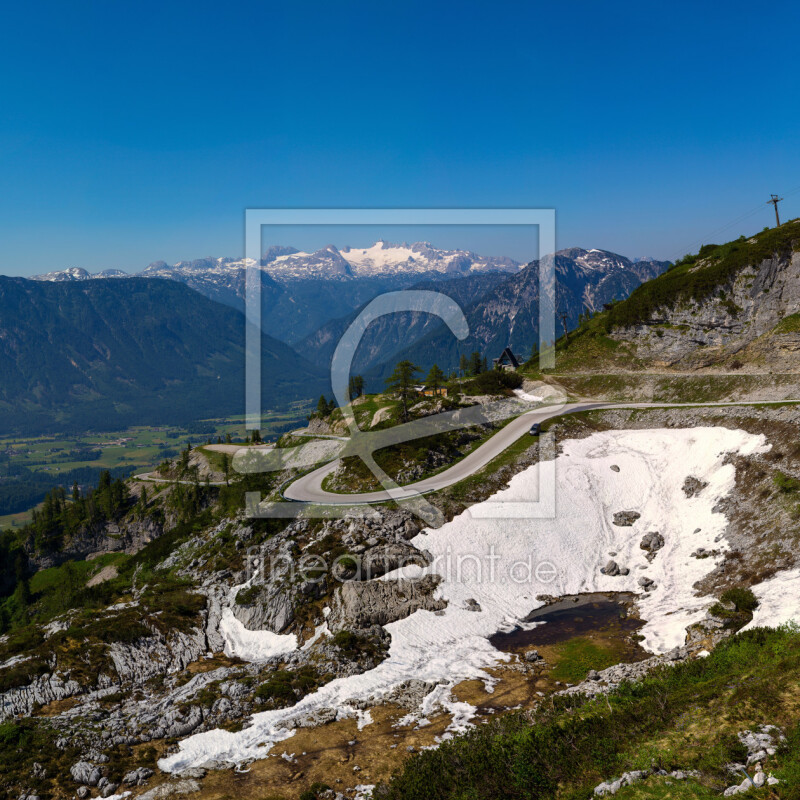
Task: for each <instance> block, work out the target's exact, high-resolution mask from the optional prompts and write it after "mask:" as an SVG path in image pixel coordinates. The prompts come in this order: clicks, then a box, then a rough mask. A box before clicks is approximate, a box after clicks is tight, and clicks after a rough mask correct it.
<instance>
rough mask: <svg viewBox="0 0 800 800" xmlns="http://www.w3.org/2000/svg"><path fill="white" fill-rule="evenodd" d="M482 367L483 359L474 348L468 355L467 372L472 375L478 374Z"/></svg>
mask: <svg viewBox="0 0 800 800" xmlns="http://www.w3.org/2000/svg"><path fill="white" fill-rule="evenodd" d="M482 367H483V360H482V359H481V354H480V353H479V352H478V351H477V350H476V351H475V352H474V353H473V354H472V355H471V356H470V357H469V374H470V375H472V376H473V377H474V376H476V375H480V374H481V371H482V369H481V368H482Z"/></svg>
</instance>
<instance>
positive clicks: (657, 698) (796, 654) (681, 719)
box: [381, 628, 800, 800]
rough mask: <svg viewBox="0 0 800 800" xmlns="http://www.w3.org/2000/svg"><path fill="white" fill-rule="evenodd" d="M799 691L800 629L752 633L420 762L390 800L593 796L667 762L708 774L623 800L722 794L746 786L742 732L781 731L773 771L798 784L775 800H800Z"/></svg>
mask: <svg viewBox="0 0 800 800" xmlns="http://www.w3.org/2000/svg"><path fill="white" fill-rule="evenodd" d="M799 683H800V632H798V630H797V629H790V628H786V629H781V630H778V631H775V630H768V629H761V630H756V631H751V632H747V633H744V634H740V635H738V636H736V637H735V638H734V639H731V640H728V641H727V642H726V643H723V644H722V645H720V646H718V647H717V649H716V650H715V651H714V652H713V653H712V654H711V656H709V657H708V658H706V659H698V660H695V661H692V662H688V663H685V664H681V665H679V666H676V667H665V668H662V669H661V670H659V671H658V672H656V673H654V674H652V675H651V676H650V677H648V678H647V679H646V680H644V681H642V682H640V683H637V684H633V685H625V686H623V687H621V688H620V689H619V690H618V691H616V692H614V693H613V694H612V695H610V696H609V698H608V700H606V699H605V698H603V699H600V700H597V701H593V702H584V703H582V702H581V701H579V700H577V699H574V698H573V699H568V698H556V699H555V700H554V702H553V703H552V704H550V705H548V706H547V707H546V708H545V709H544V710H542V711H539V712H536V717H535V720H534V721H531V719H530V718H529V717H527V716H526V715H525V714H519V715H514V716H511V717H505V718H502V719H499V720H496V721H493V722H491V723H488V724H486V725H482V726H479V727H478V728H476V729H474V730H472V731H470V732H469V733H467V734H465V735H463V736H459V737H457V738H456V739H454V740H453V741H450V742H446V743H444V744H443V745H442V746H441V747H440V748H439V749H437V750H432V751H428V752H425V753H421V754H419V755H417V756H415V757H413V758H412V759H411V760H410V761H409V762H408V763H407V764H406V766H405V768H404V769H403V770H401V771H400V772H399V773H398V774H397V775H396V776H395V777H394V779H393V781H392V782H391V784H390V785H389V787H388V789H387V790H386V793H385V794H383V795H381V796H382V797H386V798H392V799H393V800H401V799H402V800H416V799H417V798H419V799H420V800H422V799H423V798H425V800H427V799H428V798H431V797H436V798H442V799H444V798H453V800H456V798H457V799H458V800H473V799H474V800H478V798H480V800H493V799H494V798H509V799H510V798H514V799H515V800H516V799H517V798H588V797H589V796H590V795H591V793H592V789H593V787H594V786H596V785H597V784H598V783H600V782H601V781H603V780H607V779H613V778H615V777H619V776H620V775H621V774H622V773H623V772H625V771H627V770H631V769H649V768H650V767H651V766H652V765H654V764H655V765H658V766H660V767H662V768H664V769H667V770H673V769H683V770H688V769H696V770H699V771H700V772H701V777H700V778H699V779H692V780H690V781H685V782H681V783H677V782H675V781H673V782H672V785H671V786H667V785H666V783H665V781H664V779H663V778H656V777H652V778H650V779H648V781H647V782H645V783H644V784H641V785H639V786H636V787H632V788H630V789H626V790H625V791H624V793H620V794H618V795H617V797H620V798H640V797H673V798H690V797H703V798H705V797H718V796H719V794H720V790H722V789H724V788H725V787H726V786H729V785H731V784H732V783H734V780H733V779H732V778H731V777H730V776H729V775H727V774H726V773H725V771H724V765H725V764H726V763H729V762H731V761H736V760H738V759H741V758H742V752H741V746H740V745H739V744H738V741H737V740H736V738H735V734H736V733H737V732H739V731H741V730H744V729H746V728H753V727H755V726H757V725H761V724H777V725H779V726H781V727H782V728H783V729H784V730H785V731H786V732H787V734H788V735H789V737H790V745H791V746H792V747H791V749H789V748H787V750H785V751H783V752H779V753H778V754H777V755H776V756H775V757H774V758H773V759H771V760H770V761H769V762H768V763H767V764H766V765H765V766H766V768H768V769H769V770H771V771H773V772H774V773H775V774H776V775H777V776H778V777H781V778H783V779H784V780H785V781H786V782H785V783H784V784H782V785H781V786H780V787H779V788H778V789H777V790H776V792H775V794H772V795H771V796H772V797H780V798H798V797H800V703H799V702H798V701H799V700H800V692H799V691H798V685H799ZM736 782H738V781H736ZM754 796H758V795H757V794H755V795H754ZM762 796H767V795H766V794H762Z"/></svg>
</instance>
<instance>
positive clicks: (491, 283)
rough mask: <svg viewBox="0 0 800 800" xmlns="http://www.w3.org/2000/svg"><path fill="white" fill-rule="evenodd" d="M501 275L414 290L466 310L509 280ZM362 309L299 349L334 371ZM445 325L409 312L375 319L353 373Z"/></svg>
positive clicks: (335, 322)
mask: <svg viewBox="0 0 800 800" xmlns="http://www.w3.org/2000/svg"><path fill="white" fill-rule="evenodd" d="M506 278H507V276H506V275H505V274H503V273H499V272H486V273H475V274H472V275H465V276H463V277H459V278H453V279H452V280H446V281H445V280H439V281H422V282H420V283H415V284H413V286H411V287H410V288H412V289H424V290H428V291H437V292H441V293H442V294H445V295H447V296H448V297H451V298H453V300H455V301H456V302H457V303H458V304H459V305H460V306H461V307H462V308H467V307H468V306H471V305H473V304H474V303H475V302H476V301H478V300H480V299H481V298H482V297H484V296H486V295H487V294H488V293H489V292H491V291H492V290H493V289H495V288H496V287H497V286H499V285H500V284H501V283H503V282H504V281H505V280H506ZM360 312H361V308H359V309H357V310H356V311H353V312H352V313H350V314H348V315H347V316H346V317H339V318H337V319H333V320H330V321H329V322H327V323H325V325H323V326H322V327H321V328H320V329H319V330H316V331H314V333H312V334H311V335H309V336H307V337H306V338H305V339H303V341H302V342H300V343H299V344H297V345H296V346H295V349H296V350H297V352H298V353H302V354H303V356H305V357H306V358H307V359H308V360H309V361H311V362H312V363H313V364H316V365H318V366H320V367H322V368H324V369H326V370H329V369H330V363H331V358H332V357H333V353H334V350H335V349H336V346H337V345H338V343H339V339H341V337H342V334H343V333H344V332H345V331H346V330H347V328H348V327H349V326H350V324H351V323H352V322H353V320H354V319H355V318H356V317H357V316H358V314H359V313H360ZM440 324H441V320H440V319H439V317H435V316H433V315H431V314H425V313H422V312H415V311H408V312H402V313H398V314H387V315H386V316H383V317H379V318H378V319H377V320H375V321H374V322H373V323H372V324H371V325H370V326H369V327H368V328H367V330H366V331H365V334H364V336H363V338H362V339H361V342H360V343H359V346H358V349H357V350H356V353H355V357H354V359H353V366H352V371H353V374H359V373H362V372H365V371H367V370H369V369H370V368H372V367H374V366H375V365H376V364H380V363H382V362H384V361H387V360H391V358H392V356H393V354H394V353H396V352H397V351H399V350H402V349H403V348H405V347H408V346H409V345H410V344H413V343H414V342H416V341H419V340H420V339H421V338H422V337H423V336H425V335H426V334H427V333H429V332H430V331H432V330H434V329H436V328H438V327H439V325H440Z"/></svg>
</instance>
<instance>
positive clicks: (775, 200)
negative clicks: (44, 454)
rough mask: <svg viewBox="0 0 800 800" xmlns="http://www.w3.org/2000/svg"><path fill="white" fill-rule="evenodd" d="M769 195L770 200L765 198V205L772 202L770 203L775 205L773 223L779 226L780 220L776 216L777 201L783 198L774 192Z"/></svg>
mask: <svg viewBox="0 0 800 800" xmlns="http://www.w3.org/2000/svg"><path fill="white" fill-rule="evenodd" d="M771 197H772V199H771V200H767V205H769V204H770V203H772V205H773V206H775V224H776V225H777V226H778V227H779V228H780V226H781V220H780V217H779V216H778V203H780V202H781V200H783V198H782V197H778V195H776V194H773V195H771Z"/></svg>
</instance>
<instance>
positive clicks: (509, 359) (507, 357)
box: [492, 347, 521, 370]
mask: <svg viewBox="0 0 800 800" xmlns="http://www.w3.org/2000/svg"><path fill="white" fill-rule="evenodd" d="M520 363H521V360H520V359H519V358H517V357H516V356H515V355H514V354H513V353H512V352H511V348H510V347H506V348H505V350H503V352H502V353H501V354H500V358H493V359H492V364H493V365H494V367H495V369H509V370H515V369H518V368H519V365H520Z"/></svg>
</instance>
